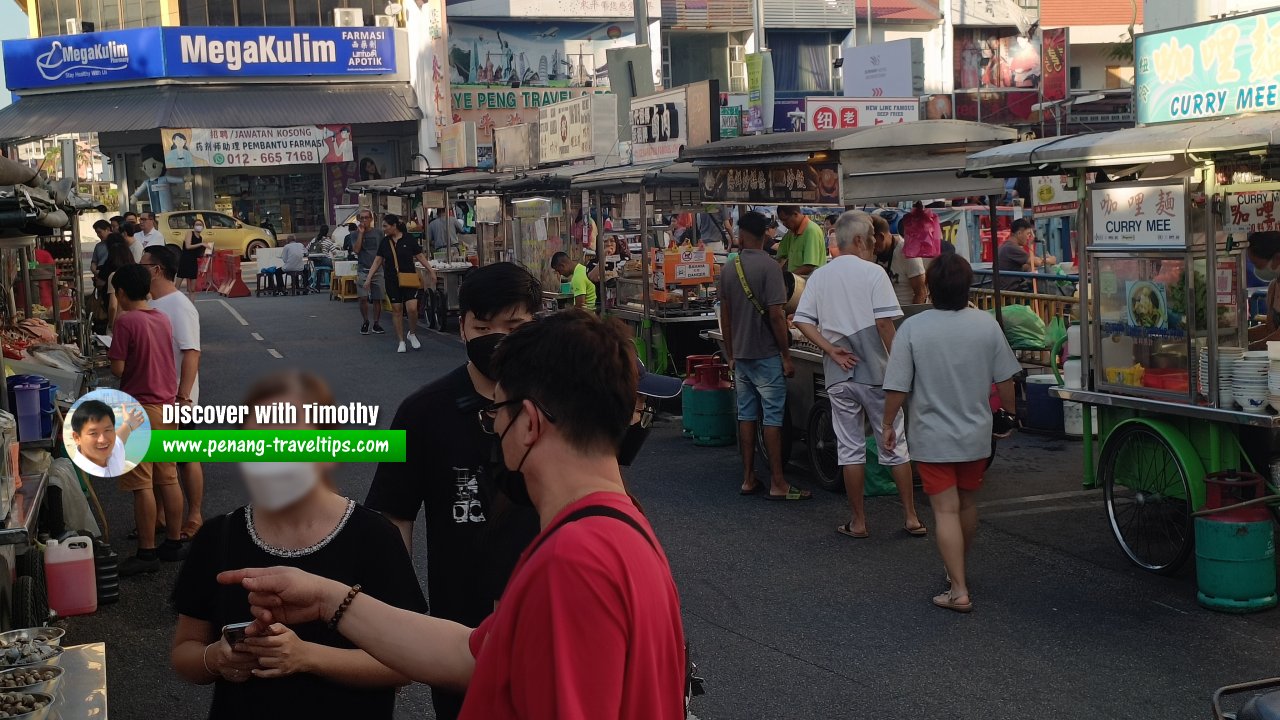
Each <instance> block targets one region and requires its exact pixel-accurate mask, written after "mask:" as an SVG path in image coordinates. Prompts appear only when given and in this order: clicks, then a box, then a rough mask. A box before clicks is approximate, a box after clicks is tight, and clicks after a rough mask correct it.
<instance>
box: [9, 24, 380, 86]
mask: <svg viewBox="0 0 1280 720" xmlns="http://www.w3.org/2000/svg"><path fill="white" fill-rule="evenodd" d="M3 54H4V67H5V79H6V84H7V86H8V88H9V89H10V90H33V89H44V88H54V87H63V86H72V85H92V84H98V83H115V82H126V81H131V80H145V79H154V78H165V77H171V78H203V77H216V78H230V77H298V76H350V75H388V74H393V73H395V72H396V49H395V32H394V30H393V29H392V28H364V27H353V28H346V27H287V28H283V27H276V28H242V27H217V28H198V27H166V28H141V29H136V30H119V31H112V32H100V33H84V34H80V35H59V36H55V37H46V38H36V39H32V40H8V41H5V42H4V43H3Z"/></svg>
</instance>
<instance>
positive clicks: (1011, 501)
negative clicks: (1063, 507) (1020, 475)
mask: <svg viewBox="0 0 1280 720" xmlns="http://www.w3.org/2000/svg"><path fill="white" fill-rule="evenodd" d="M1090 495H1102V491H1101V490H1069V491H1067V492H1058V493H1045V494H1044V495H1024V496H1022V497H1015V498H1003V499H1000V500H988V501H987V502H980V503H978V507H980V508H988V507H996V506H999V505H1023V504H1026V503H1034V502H1041V501H1043V500H1065V499H1066V498H1073V497H1088V496H1090Z"/></svg>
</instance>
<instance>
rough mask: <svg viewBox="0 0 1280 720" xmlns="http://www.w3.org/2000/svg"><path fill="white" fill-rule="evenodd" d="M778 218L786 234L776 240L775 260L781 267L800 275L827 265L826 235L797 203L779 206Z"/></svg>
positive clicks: (806, 274) (803, 275)
mask: <svg viewBox="0 0 1280 720" xmlns="http://www.w3.org/2000/svg"><path fill="white" fill-rule="evenodd" d="M778 220H780V221H781V222H782V225H783V226H784V227H786V228H787V234H786V235H783V236H782V242H780V243H778V262H779V263H782V268H783V269H784V270H788V271H790V272H793V273H795V274H796V275H799V276H801V277H808V276H809V273H812V272H813V271H814V270H817V269H818V268H820V267H822V266H823V265H826V264H827V234H826V233H825V232H824V231H823V229H822V226H821V225H819V224H818V223H816V222H813V221H812V220H810V219H809V218H808V217H806V216H805V214H804V213H802V212H800V207H799V206H798V205H779V206H778Z"/></svg>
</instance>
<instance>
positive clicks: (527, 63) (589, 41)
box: [444, 3, 635, 146]
mask: <svg viewBox="0 0 1280 720" xmlns="http://www.w3.org/2000/svg"><path fill="white" fill-rule="evenodd" d="M450 11H451V12H452V11H453V10H452V3H451V4H450ZM448 27H449V31H448V43H449V50H448V56H447V63H446V67H445V68H444V70H445V73H446V74H447V76H448V79H449V86H450V92H449V95H450V100H451V104H452V110H453V112H452V115H453V120H452V121H453V122H465V121H470V122H474V123H475V124H476V141H477V143H478V144H480V145H489V146H492V145H493V130H494V128H501V127H510V126H512V125H519V124H521V123H536V122H537V121H538V108H540V107H544V106H547V105H554V104H555V103H559V102H564V101H565V100H572V99H574V98H577V97H581V96H583V95H589V94H592V93H595V92H607V91H608V73H607V68H606V61H605V51H606V50H608V49H610V48H615V47H629V46H632V45H634V44H635V33H634V31H633V29H632V27H633V23H631V22H627V21H618V22H611V23H600V22H568V23H552V22H535V21H517V22H492V23H487V24H485V25H471V24H468V23H466V22H454V21H450V22H449V23H448Z"/></svg>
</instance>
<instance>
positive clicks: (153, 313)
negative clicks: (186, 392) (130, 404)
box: [107, 265, 187, 577]
mask: <svg viewBox="0 0 1280 720" xmlns="http://www.w3.org/2000/svg"><path fill="white" fill-rule="evenodd" d="M111 283H112V285H113V286H114V289H115V293H116V303H117V304H118V305H119V306H120V311H121V312H120V316H119V317H118V318H116V327H115V334H114V335H113V336H112V338H111V348H110V349H109V350H108V351H107V357H108V358H109V359H110V360H111V374H112V375H115V376H116V377H118V378H120V390H121V391H122V392H124V393H126V394H128V395H131V396H133V398H134V399H135V400H137V401H138V402H139V403H141V404H142V409H143V410H144V411H145V412H146V413H147V419H148V420H150V421H151V429H152V430H173V429H174V426H173V424H168V425H166V424H165V423H164V422H163V419H164V418H163V415H162V412H161V409H162V406H164V405H166V404H170V403H173V402H174V401H175V400H176V399H177V396H178V368H177V366H176V365H175V364H174V362H173V327H172V326H171V325H170V324H169V318H168V317H166V316H165V314H164V313H162V312H160V311H159V310H156V309H154V308H152V307H151V305H150V304H149V303H148V302H147V294H148V293H149V292H151V272H150V271H149V270H148V269H147V267H146V266H145V265H126V266H124V267H122V268H120V269H119V270H117V271H116V273H115V275H114V276H113V277H112V279H111ZM119 484H120V489H121V490H125V491H128V492H131V493H133V518H134V520H135V521H136V522H137V524H138V525H137V528H138V553H137V555H135V556H134V557H131V558H126V559H125V560H124V561H123V562H121V563H120V569H119V572H120V574H121V575H122V576H125V577H127V576H130V575H137V574H139V573H144V572H145V573H153V572H157V571H159V570H160V561H161V560H164V561H165V562H177V561H179V560H182V559H183V558H185V557H186V555H187V548H186V546H185V545H183V544H182V539H181V537H182V536H181V533H182V526H181V524H180V522H179V519H180V518H181V517H182V510H183V507H182V488H181V487H179V485H178V467H177V465H176V464H175V463H171V462H168V463H152V462H140V463H138V464H137V465H135V466H134V467H133V469H132V470H130V471H128V472H126V473H125V474H124V475H121V476H120V479H119ZM157 498H159V500H160V502H161V504H163V506H164V514H165V517H167V518H169V524H168V527H166V528H165V536H166V538H165V541H164V544H163V545H161V546H160V547H159V548H156V533H155V528H156V499H157Z"/></svg>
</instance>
